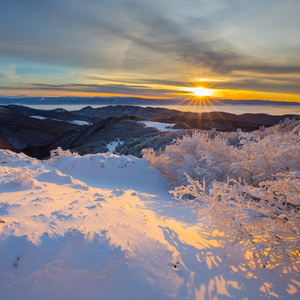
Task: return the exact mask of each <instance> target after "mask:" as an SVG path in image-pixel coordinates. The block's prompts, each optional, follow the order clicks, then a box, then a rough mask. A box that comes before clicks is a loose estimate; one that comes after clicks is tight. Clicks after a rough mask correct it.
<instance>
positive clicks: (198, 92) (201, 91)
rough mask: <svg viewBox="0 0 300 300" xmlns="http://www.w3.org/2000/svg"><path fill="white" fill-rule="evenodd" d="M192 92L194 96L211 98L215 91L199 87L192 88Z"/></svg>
mask: <svg viewBox="0 0 300 300" xmlns="http://www.w3.org/2000/svg"><path fill="white" fill-rule="evenodd" d="M190 90H191V92H193V93H194V96H197V97H207V96H211V95H212V94H213V93H214V90H212V89H207V88H205V87H197V88H192V89H190Z"/></svg>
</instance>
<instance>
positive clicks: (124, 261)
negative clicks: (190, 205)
mask: <svg viewBox="0 0 300 300" xmlns="http://www.w3.org/2000/svg"><path fill="white" fill-rule="evenodd" d="M22 174H24V175H22ZM0 192H1V200H0V220H1V221H0V257H1V260H0V292H1V299H25V300H27V299H30V300H33V299H45V300H47V299H75V300H76V299H92V300H93V299H230V298H235V299H242V298H244V299H256V298H259V297H261V296H265V297H267V298H277V297H280V298H284V299H297V293H298V291H299V287H300V280H299V278H298V277H297V276H296V274H297V270H294V269H291V268H289V267H288V266H285V267H283V268H279V269H268V268H266V269H258V268H257V267H256V266H255V265H253V264H252V263H251V262H249V261H247V260H246V259H245V255H246V253H247V249H244V248H243V246H242V245H241V247H240V249H239V250H240V251H238V252H235V253H234V252H232V251H231V252H230V250H227V252H226V253H225V252H224V249H223V248H222V247H221V245H222V243H223V241H222V240H220V239H219V240H216V238H215V237H214V236H213V235H212V234H211V232H209V231H208V230H207V226H206V225H207V222H208V221H207V220H206V219H205V218H203V217H202V218H200V217H199V215H197V214H195V213H193V212H192V211H190V210H183V209H180V208H179V207H178V206H174V205H173V204H174V202H173V200H172V198H171V196H170V195H169V193H168V188H167V183H166V181H165V179H164V178H163V177H162V175H161V174H160V173H159V172H158V171H157V170H155V169H152V168H151V167H150V166H149V165H148V164H147V163H146V162H145V161H144V160H142V159H138V158H135V157H131V156H128V157H125V156H116V155H113V154H111V153H106V154H96V155H85V156H79V155H77V154H72V153H70V152H68V151H62V150H61V149H58V150H56V151H54V152H53V153H52V157H51V158H50V159H49V160H47V161H38V160H36V159H32V158H29V157H27V156H26V155H24V154H15V153H13V152H11V151H9V150H1V151H0ZM224 239H225V238H224ZM224 254H226V256H225V255H224Z"/></svg>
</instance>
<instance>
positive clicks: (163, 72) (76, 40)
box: [0, 0, 300, 94]
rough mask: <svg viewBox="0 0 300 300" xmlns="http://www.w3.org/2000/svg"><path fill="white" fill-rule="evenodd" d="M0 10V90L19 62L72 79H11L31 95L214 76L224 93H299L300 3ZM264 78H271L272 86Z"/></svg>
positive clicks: (121, 2) (0, 0)
mask: <svg viewBox="0 0 300 300" xmlns="http://www.w3.org/2000/svg"><path fill="white" fill-rule="evenodd" d="M0 4H1V10H0V40H1V43H0V81H1V82H2V87H9V86H11V87H13V86H15V87H16V85H17V83H18V81H17V80H16V78H15V80H14V81H13V80H9V77H8V76H7V75H5V71H4V69H5V68H7V65H5V64H6V63H7V61H10V64H12V63H15V61H16V60H17V61H21V62H27V63H28V64H43V66H45V65H49V66H51V67H53V66H55V67H56V68H61V70H66V69H68V70H70V71H69V72H70V73H72V72H73V76H65V77H64V79H63V81H65V82H59V81H57V82H55V78H54V77H53V78H52V79H51V80H50V81H51V82H47V80H46V79H45V80H44V81H41V80H39V77H37V76H36V75H35V74H34V73H30V72H29V71H28V74H27V77H26V76H25V75H24V74H22V75H20V74H17V75H20V76H21V79H22V80H21V79H20V82H22V83H23V84H25V83H26V80H27V83H28V87H30V88H32V87H33V85H32V84H37V85H38V84H46V85H47V84H49V88H51V89H52V88H53V87H54V85H53V82H54V83H57V84H58V86H59V87H58V89H60V88H61V86H62V85H60V84H66V85H70V84H84V85H90V88H91V90H94V85H95V84H96V85H99V84H100V85H104V86H103V87H102V88H101V90H105V88H106V87H105V86H106V84H107V83H105V82H104V81H109V80H111V79H112V78H114V81H118V80H120V81H119V82H114V85H115V86H116V90H115V91H116V93H119V91H120V89H118V86H120V85H122V84H128V85H129V86H128V88H127V89H126V90H132V91H133V90H134V89H137V90H138V89H139V90H140V91H139V92H142V90H143V87H140V86H136V87H134V85H135V83H136V84H137V85H139V84H142V85H143V84H148V85H150V86H152V88H153V86H154V85H161V86H162V85H167V86H172V85H173V83H176V82H186V81H188V80H190V79H191V80H195V78H201V77H202V78H203V76H207V75H210V76H211V77H214V78H218V77H220V78H222V80H224V82H225V83H224V84H225V85H226V82H228V88H233V89H234V88H239V89H246V88H252V89H253V88H254V89H255V88H256V87H257V88H259V89H262V90H263V91H269V90H272V89H274V90H272V91H274V92H281V93H289V92H290V93H297V94H300V90H299V87H297V85H295V82H299V81H298V80H299V79H300V58H299V56H298V52H299V46H300V41H299V39H298V38H297V37H296V34H297V32H298V33H299V31H300V21H299V18H298V15H297V13H296V12H297V11H298V12H299V11H300V2H299V1H297V0H286V1H284V2H283V1H278V0H265V1H261V0H260V1H259V0H254V1H251V2H250V3H249V1H244V0H222V1H221V0H210V1H208V0H185V1H183V0H182V1H181V0H179V1H171V0H166V1H163V2H162V1H158V0H151V1H150V0H144V1H138V0H101V1H99V0H64V1H61V0H26V1H24V0H10V1H5V0H0ZM4 60H5V61H6V63H5V62H4ZM43 68H45V67H43ZM61 72H62V71H58V72H57V75H58V77H61V76H59V75H60V73H61ZM74 72H75V73H76V76H75V75H74ZM29 73H30V74H29ZM46 75H47V70H45V71H44V77H45V76H46ZM269 75H276V76H277V78H276V79H275V80H268V76H269ZM51 76H53V75H51ZM97 76H98V77H97ZM46 77H47V76H46ZM92 77H93V78H94V79H93V80H94V81H91V78H92ZM101 77H102V79H101ZM280 78H282V79H283V81H284V82H283V83H282V84H278V81H279V80H280ZM287 78H288V80H287ZM48 80H49V79H48ZM147 80H149V81H148V82H147ZM97 81H99V83H98V82H97ZM251 84H253V85H256V87H252V86H250V85H251ZM50 86H51V87H50ZM130 86H133V88H131V87H130ZM298 86H299V85H298ZM19 87H20V85H19ZM40 88H41V86H40ZM148 88H149V87H148ZM148 88H147V87H146V88H145V90H147V89H148ZM156 88H157V89H158V90H159V88H158V87H156ZM110 90H112V91H113V89H110ZM133 94H135V93H133Z"/></svg>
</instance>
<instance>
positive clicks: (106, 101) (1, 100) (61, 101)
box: [0, 97, 300, 106]
mask: <svg viewBox="0 0 300 300" xmlns="http://www.w3.org/2000/svg"><path fill="white" fill-rule="evenodd" d="M189 102H190V100H186V101H183V100H182V99H150V98H138V97H20V98H17V97H0V104H2V105H7V104H18V105H77V104H86V105H158V106H161V105H180V104H183V105H186V104H188V103H189ZM210 104H211V105H214V106H215V105H272V106H274V105H276V106H277V105H299V106H300V103H299V102H285V101H267V100H231V99H222V100H220V99H209V102H207V105H210Z"/></svg>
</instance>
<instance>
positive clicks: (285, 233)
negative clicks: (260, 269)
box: [171, 172, 300, 266]
mask: <svg viewBox="0 0 300 300" xmlns="http://www.w3.org/2000/svg"><path fill="white" fill-rule="evenodd" d="M187 179H188V182H189V185H188V186H183V185H181V186H179V187H177V188H175V190H174V191H171V193H172V194H173V195H174V197H175V198H176V199H178V200H180V201H181V202H183V203H184V204H185V205H186V206H188V207H193V208H195V209H196V210H197V211H198V212H199V213H201V214H206V215H208V216H211V217H212V219H213V223H214V224H215V226H216V228H217V229H218V230H219V231H221V232H224V231H225V232H227V233H230V236H234V237H235V238H234V240H233V241H232V243H231V245H234V244H236V243H238V242H242V243H244V244H249V245H250V246H251V247H252V249H253V258H254V259H255V260H256V261H258V262H261V263H262V264H263V265H264V266H265V265H266V264H267V263H276V262H278V260H279V259H285V260H289V261H292V262H294V263H295V264H298V263H299V260H300V257H299V251H300V240H299V234H300V211H299V209H300V172H293V173H286V174H279V175H278V176H277V178H276V179H275V180H274V181H266V182H261V183H260V184H259V186H258V187H253V186H249V185H247V184H245V183H242V182H241V181H236V180H227V181H226V182H214V183H213V184H212V187H211V188H210V189H209V191H207V190H206V187H205V181H204V182H203V183H200V182H199V181H194V180H192V179H191V178H190V177H189V176H188V175H187Z"/></svg>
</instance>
